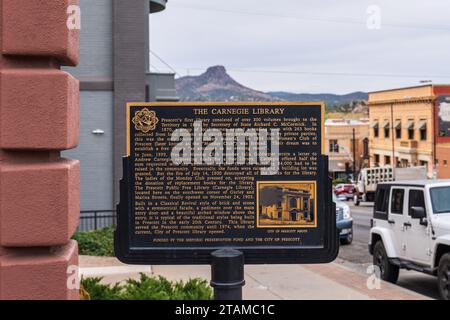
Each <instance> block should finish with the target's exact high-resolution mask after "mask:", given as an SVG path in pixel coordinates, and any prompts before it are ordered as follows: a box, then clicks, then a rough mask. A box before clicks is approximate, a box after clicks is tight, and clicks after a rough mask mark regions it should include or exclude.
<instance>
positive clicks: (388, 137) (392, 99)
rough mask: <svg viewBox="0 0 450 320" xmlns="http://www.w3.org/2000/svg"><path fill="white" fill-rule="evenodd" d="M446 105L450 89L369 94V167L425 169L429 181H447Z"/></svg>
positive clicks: (449, 114)
mask: <svg viewBox="0 0 450 320" xmlns="http://www.w3.org/2000/svg"><path fill="white" fill-rule="evenodd" d="M447 102H448V104H447ZM447 105H448V106H450V85H432V84H429V85H422V86H416V87H409V88H401V89H392V90H383V91H377V92H370V93H369V113H370V164H371V166H372V167H374V166H385V165H392V166H395V167H411V166H426V167H427V172H428V176H429V177H430V178H431V177H433V176H434V175H435V174H437V177H438V178H450V169H449V168H448V160H449V159H450V158H449V156H450V111H447V109H450V108H448V107H447ZM434 164H436V166H435V165H434ZM435 169H436V172H435Z"/></svg>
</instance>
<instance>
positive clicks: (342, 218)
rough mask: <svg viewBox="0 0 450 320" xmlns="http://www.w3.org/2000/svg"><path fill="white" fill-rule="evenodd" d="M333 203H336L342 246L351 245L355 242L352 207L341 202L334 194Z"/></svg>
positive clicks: (337, 222)
mask: <svg viewBox="0 0 450 320" xmlns="http://www.w3.org/2000/svg"><path fill="white" fill-rule="evenodd" d="M333 201H334V202H335V203H336V226H337V228H338V229H339V239H340V242H341V244H351V243H352V241H353V218H352V214H351V212H350V206H349V205H348V204H346V203H345V202H342V201H340V200H339V199H338V198H337V197H336V195H335V194H333Z"/></svg>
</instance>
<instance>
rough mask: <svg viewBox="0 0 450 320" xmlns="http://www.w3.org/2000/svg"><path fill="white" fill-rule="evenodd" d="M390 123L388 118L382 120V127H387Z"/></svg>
mask: <svg viewBox="0 0 450 320" xmlns="http://www.w3.org/2000/svg"><path fill="white" fill-rule="evenodd" d="M390 125H391V123H390V122H389V120H384V122H383V128H385V129H389V127H390Z"/></svg>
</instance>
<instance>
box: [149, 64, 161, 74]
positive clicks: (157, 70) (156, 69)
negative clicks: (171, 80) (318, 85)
mask: <svg viewBox="0 0 450 320" xmlns="http://www.w3.org/2000/svg"><path fill="white" fill-rule="evenodd" d="M150 67H152V68H153V69H155V71H156V72H161V71H159V69H158V68H157V67H155V66H154V65H152V64H151V63H150Z"/></svg>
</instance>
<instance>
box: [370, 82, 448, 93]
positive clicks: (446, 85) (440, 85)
mask: <svg viewBox="0 0 450 320" xmlns="http://www.w3.org/2000/svg"><path fill="white" fill-rule="evenodd" d="M425 87H450V84H433V83H427V84H421V85H417V86H410V87H403V88H393V89H384V90H376V91H370V92H368V93H369V94H370V93H381V92H389V91H397V90H407V89H416V88H425Z"/></svg>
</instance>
